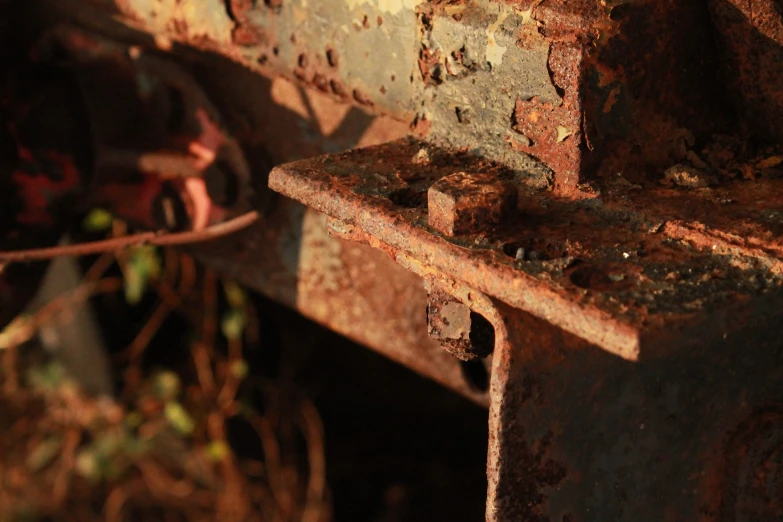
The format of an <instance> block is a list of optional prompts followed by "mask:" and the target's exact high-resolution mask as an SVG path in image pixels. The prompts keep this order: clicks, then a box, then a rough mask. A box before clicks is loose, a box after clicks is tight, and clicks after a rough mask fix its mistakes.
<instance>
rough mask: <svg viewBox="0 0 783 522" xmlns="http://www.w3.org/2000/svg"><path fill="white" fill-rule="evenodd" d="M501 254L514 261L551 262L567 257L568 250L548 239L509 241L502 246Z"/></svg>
mask: <svg viewBox="0 0 783 522" xmlns="http://www.w3.org/2000/svg"><path fill="white" fill-rule="evenodd" d="M503 253H504V254H506V255H507V256H508V257H510V258H512V259H514V260H515V261H552V260H553V259H560V258H563V257H566V256H567V255H568V248H567V247H566V246H565V245H563V244H562V243H559V242H557V241H552V240H548V239H539V238H533V239H527V240H524V241H511V242H509V243H506V244H505V245H503Z"/></svg>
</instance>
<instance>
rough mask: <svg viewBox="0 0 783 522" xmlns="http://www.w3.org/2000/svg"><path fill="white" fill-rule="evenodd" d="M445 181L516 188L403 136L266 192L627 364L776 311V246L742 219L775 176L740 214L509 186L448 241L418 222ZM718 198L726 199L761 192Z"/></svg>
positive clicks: (487, 166) (280, 174) (626, 195)
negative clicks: (719, 324) (512, 192)
mask: <svg viewBox="0 0 783 522" xmlns="http://www.w3.org/2000/svg"><path fill="white" fill-rule="evenodd" d="M422 151H425V154H423V153H422ZM423 156H426V157H427V158H428V160H427V163H426V164H422V163H421V160H420V158H421V157H423ZM455 173H465V175H467V176H470V175H491V176H493V177H494V178H495V179H499V180H502V179H505V180H506V183H509V184H512V185H513V184H514V183H515V177H514V174H513V172H512V171H509V170H508V169H506V168H504V167H502V166H498V165H494V164H491V163H488V162H486V161H485V160H482V159H478V158H474V157H471V156H466V155H462V156H460V155H454V154H452V153H450V152H449V151H444V150H440V149H437V148H433V147H431V146H429V145H427V144H425V143H422V142H417V141H414V140H409V139H405V140H402V141H398V142H395V143H391V144H385V145H380V146H377V147H373V148H370V149H364V150H359V151H354V152H348V153H344V154H339V155H335V156H325V157H322V158H316V159H311V160H303V161H301V162H297V163H293V164H288V165H284V166H281V167H278V168H276V169H275V170H274V171H273V172H272V175H271V177H270V187H272V188H273V189H274V190H276V191H279V192H281V193H283V194H285V195H287V196H289V197H292V198H294V199H297V200H298V201H301V202H303V203H305V204H307V205H308V206H311V207H313V208H315V209H316V210H319V211H321V212H324V213H326V214H328V215H330V216H332V217H334V218H336V219H339V220H342V221H345V222H346V223H348V224H349V225H350V226H355V227H356V228H358V229H361V231H362V232H363V233H364V235H365V236H364V237H365V241H366V242H368V243H370V244H372V245H374V246H378V247H379V248H381V249H383V250H385V251H386V252H387V253H389V254H390V255H391V256H392V257H393V258H394V257H396V253H397V252H404V253H405V254H407V255H408V256H410V257H413V258H414V259H416V260H418V261H421V262H423V263H425V264H427V265H430V266H432V267H434V268H436V269H438V270H441V271H442V272H443V273H445V274H448V275H449V276H451V277H454V278H455V279H457V280H460V281H464V282H466V283H467V284H469V285H471V286H473V287H474V288H477V289H479V290H481V291H483V292H485V293H487V294H488V295H490V296H493V297H496V298H498V299H500V300H502V301H504V302H506V303H508V304H510V305H512V306H514V307H516V308H519V309H521V310H525V311H528V312H530V313H532V314H534V315H536V316H538V317H540V318H542V319H545V320H547V321H549V322H550V323H552V324H554V325H557V326H559V327H561V328H563V329H565V330H567V331H569V332H571V333H573V334H574V335H577V336H580V337H582V338H584V339H585V340H587V341H589V342H591V343H593V344H595V345H597V346H600V347H602V348H604V349H606V350H607V351H609V352H611V353H615V354H617V355H620V356H621V357H623V358H625V359H628V360H639V359H642V358H646V357H650V356H654V354H656V353H658V352H660V351H661V350H664V349H666V350H668V349H670V348H671V346H672V344H673V343H677V342H679V341H678V340H677V339H676V337H679V338H680V340H683V341H689V339H690V336H692V335H707V334H708V333H709V332H710V330H711V329H712V328H713V327H714V324H715V323H714V322H715V321H724V320H727V319H728V318H729V317H731V315H732V314H735V313H738V312H739V310H751V309H753V307H754V306H755V304H754V303H758V306H759V307H760V309H765V308H768V310H769V311H770V312H774V311H775V309H776V307H777V303H778V302H779V299H781V297H783V294H781V288H782V287H781V285H782V284H783V279H781V274H780V267H781V265H780V254H781V250H780V247H781V243H780V241H779V239H778V238H776V237H775V236H774V235H770V234H769V233H768V232H767V225H766V224H765V223H764V222H763V220H762V219H758V218H756V219H755V220H754V219H753V218H752V216H753V215H756V216H761V215H763V214H764V212H765V211H769V210H770V209H771V208H773V205H774V203H772V202H773V201H774V197H773V196H771V194H779V193H780V192H781V190H783V183H781V182H779V181H768V182H767V183H765V185H764V187H765V188H764V190H765V191H766V192H767V193H768V194H770V197H769V198H766V199H763V200H755V199H754V198H753V197H752V196H751V197H746V198H743V203H745V205H741V206H740V205H738V206H728V207H727V206H719V205H718V204H716V202H713V203H712V204H709V203H707V204H706V205H702V206H698V207H696V206H691V207H684V208H683V207H680V208H678V203H680V202H681V200H682V199H683V196H682V192H681V191H677V190H673V189H660V190H657V191H648V192H641V193H640V192H639V191H634V190H631V191H617V192H614V193H608V194H607V195H606V196H603V197H596V198H593V199H583V200H577V201H573V200H563V199H559V198H556V197H553V196H552V195H551V194H550V193H548V192H541V191H534V190H531V189H529V188H526V187H525V185H524V184H523V183H520V182H519V181H518V180H517V181H516V185H515V186H516V187H517V191H518V195H517V197H516V198H515V200H516V201H515V212H514V214H513V215H514V216H516V217H513V218H510V219H507V220H506V221H505V222H504V223H503V226H502V227H500V228H497V227H488V228H486V229H485V230H466V231H463V232H466V233H463V234H459V235H455V236H452V235H446V234H443V233H441V232H439V231H438V230H437V229H435V228H433V227H432V223H431V221H430V222H429V223H428V215H430V213H431V212H432V210H431V209H429V208H428V204H427V200H426V197H425V196H424V195H425V194H426V193H427V191H428V190H431V187H437V186H438V184H439V183H441V181H440V180H442V179H444V178H446V177H448V176H452V175H453V174H455ZM724 190H726V191H727V193H731V194H733V196H732V197H735V198H736V197H741V196H740V195H741V194H743V191H750V192H751V193H755V192H756V191H757V190H758V188H756V187H752V186H746V185H742V184H738V185H737V186H736V187H734V189H733V190H732V189H730V188H728V187H727V188H726V189H724ZM401 194H404V195H405V197H401V196H400V195H401ZM712 195H713V196H714V194H712ZM465 197H468V198H472V197H474V195H473V194H465ZM430 203H433V201H432V200H430ZM435 203H437V202H435ZM669 205H671V207H669ZM716 208H720V209H721V213H720V214H717V213H715V212H714V211H715V210H716ZM634 209H636V210H634ZM699 210H702V211H703V212H705V213H704V214H701V215H698V214H697V213H698V211H699ZM710 210H712V212H710ZM716 222H717V223H719V224H720V228H718V229H716V230H714V231H711V228H710V226H709V225H708V224H710V223H716ZM705 223H707V224H706V225H705ZM489 224H490V223H489V222H486V223H485V225H489ZM728 232H732V233H733V234H736V235H729V234H727V233H728ZM740 234H741V235H740ZM749 234H750V235H749ZM754 244H755V246H754V247H751V245H754ZM759 313H761V312H759ZM675 329H676V330H677V332H678V334H677V335H676V336H675V335H673V334H672V332H673V331H674V330H675Z"/></svg>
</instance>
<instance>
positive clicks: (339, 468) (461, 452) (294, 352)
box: [259, 300, 488, 522]
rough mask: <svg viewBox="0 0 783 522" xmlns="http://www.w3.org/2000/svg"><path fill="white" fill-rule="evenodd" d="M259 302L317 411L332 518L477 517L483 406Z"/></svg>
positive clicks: (481, 495)
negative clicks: (323, 440)
mask: <svg viewBox="0 0 783 522" xmlns="http://www.w3.org/2000/svg"><path fill="white" fill-rule="evenodd" d="M259 308H260V310H261V311H262V313H263V314H269V315H268V317H273V318H274V322H275V323H276V324H278V325H280V326H279V328H280V335H279V338H280V339H281V342H282V346H281V350H282V353H283V355H282V357H283V363H282V367H283V368H286V370H285V371H286V372H291V379H292V380H293V382H295V383H296V384H297V385H299V386H301V387H302V389H303V390H304V391H305V393H307V394H309V395H310V396H311V397H312V398H313V400H314V401H315V404H316V406H317V407H318V409H319V411H320V413H321V415H322V417H323V420H324V425H325V430H326V450H327V454H326V462H327V476H328V479H329V485H330V487H331V490H332V497H333V501H334V516H335V518H334V520H336V521H340V522H342V521H345V522H354V521H377V522H381V521H383V522H397V521H400V522H402V521H405V522H418V521H422V522H424V521H431V520H449V521H455V522H460V521H466V522H467V521H475V520H482V519H483V517H484V502H485V496H486V487H487V483H486V441H487V435H488V433H487V411H486V410H484V409H483V408H480V407H478V406H475V405H474V404H472V403H470V402H469V401H468V400H466V399H463V398H461V397H459V396H458V395H456V394H454V393H452V392H450V391H448V390H446V389H445V388H443V387H441V386H439V385H437V384H435V383H433V382H432V381H429V380H427V379H424V378H423V377H420V376H419V375H417V374H415V373H413V372H411V371H409V370H407V369H406V368H404V367H402V366H400V365H398V364H395V363H393V362H391V361H389V360H388V359H386V358H384V357H382V356H380V355H377V354H376V353H374V352H372V351H370V350H368V349H366V348H364V347H362V346H358V345H356V344H354V343H352V342H350V341H348V340H346V339H345V338H343V337H340V336H339V335H337V334H335V333H333V332H330V331H328V330H325V329H323V328H321V327H320V326H318V325H315V324H314V323H311V322H310V321H307V320H306V319H303V318H302V317H300V316H298V315H297V314H295V313H293V312H291V311H289V310H286V309H284V308H281V307H278V306H277V305H274V304H273V303H271V302H268V301H266V300H261V301H259ZM302 339H309V340H310V342H309V343H307V345H303V344H302V342H301V340H302ZM297 340H299V342H298V343H297ZM478 364H481V363H480V362H479V363H478Z"/></svg>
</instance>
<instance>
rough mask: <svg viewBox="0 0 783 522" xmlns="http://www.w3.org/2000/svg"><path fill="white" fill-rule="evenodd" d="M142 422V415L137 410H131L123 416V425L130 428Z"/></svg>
mask: <svg viewBox="0 0 783 522" xmlns="http://www.w3.org/2000/svg"><path fill="white" fill-rule="evenodd" d="M142 422H144V417H142V415H141V413H139V412H137V411H132V412H130V413H128V414H127V415H126V416H125V426H127V427H128V428H130V429H132V430H135V429H136V428H138V427H139V426H141V423H142Z"/></svg>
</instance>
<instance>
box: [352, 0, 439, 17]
mask: <svg viewBox="0 0 783 522" xmlns="http://www.w3.org/2000/svg"><path fill="white" fill-rule="evenodd" d="M423 1H424V0H345V3H346V4H348V8H349V9H351V10H353V9H356V8H357V7H359V6H361V5H370V6H373V7H375V8H376V9H378V10H379V11H381V12H384V13H389V14H397V13H399V12H401V11H403V10H413V9H415V8H416V6H417V5H419V4H420V3H422V2H423Z"/></svg>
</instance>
